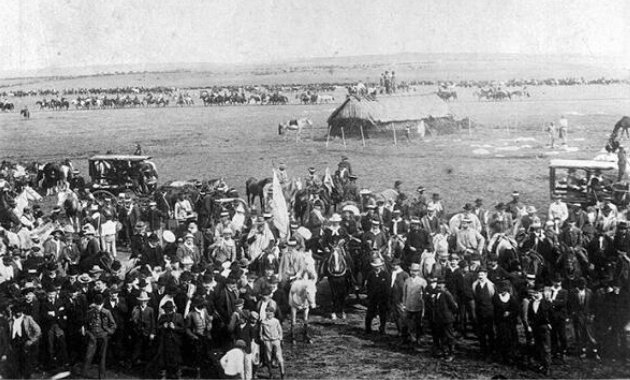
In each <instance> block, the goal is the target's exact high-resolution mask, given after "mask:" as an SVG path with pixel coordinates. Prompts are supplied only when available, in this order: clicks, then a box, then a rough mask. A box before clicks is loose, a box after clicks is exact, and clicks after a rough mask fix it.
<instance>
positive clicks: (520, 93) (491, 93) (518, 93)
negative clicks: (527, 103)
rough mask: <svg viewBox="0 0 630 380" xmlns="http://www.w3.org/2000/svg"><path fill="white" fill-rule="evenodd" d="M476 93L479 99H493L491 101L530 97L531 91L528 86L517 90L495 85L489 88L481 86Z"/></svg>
mask: <svg viewBox="0 0 630 380" xmlns="http://www.w3.org/2000/svg"><path fill="white" fill-rule="evenodd" d="M474 95H475V96H476V97H477V99H478V100H479V101H482V100H491V101H502V100H513V99H516V98H523V97H527V98H529V97H530V94H529V91H527V87H523V88H520V89H516V90H512V91H510V90H507V89H500V88H494V87H488V88H479V89H478V90H476V91H475V92H474Z"/></svg>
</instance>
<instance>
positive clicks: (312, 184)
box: [304, 166, 322, 193]
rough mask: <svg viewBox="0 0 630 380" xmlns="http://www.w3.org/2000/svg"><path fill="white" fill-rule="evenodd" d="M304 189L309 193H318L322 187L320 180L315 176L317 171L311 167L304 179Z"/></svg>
mask: <svg viewBox="0 0 630 380" xmlns="http://www.w3.org/2000/svg"><path fill="white" fill-rule="evenodd" d="M304 184H305V188H306V189H307V190H309V192H313V193H319V190H320V189H321V187H322V180H321V179H320V178H319V176H318V175H317V169H315V168H314V167H313V166H311V167H310V168H308V176H307V177H306V178H305V179H304Z"/></svg>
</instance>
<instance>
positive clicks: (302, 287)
mask: <svg viewBox="0 0 630 380" xmlns="http://www.w3.org/2000/svg"><path fill="white" fill-rule="evenodd" d="M316 281H317V280H312V279H298V280H295V281H293V283H292V284H291V291H290V292H289V305H290V306H291V344H295V335H294V333H293V328H294V326H295V324H296V322H297V313H298V311H304V341H305V342H306V343H311V338H310V337H309V336H308V312H309V310H310V309H314V308H316V307H317V304H316V303H315V296H316V294H317V286H316Z"/></svg>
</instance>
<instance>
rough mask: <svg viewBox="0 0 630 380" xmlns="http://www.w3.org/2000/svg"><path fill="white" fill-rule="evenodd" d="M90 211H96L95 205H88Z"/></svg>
mask: <svg viewBox="0 0 630 380" xmlns="http://www.w3.org/2000/svg"><path fill="white" fill-rule="evenodd" d="M90 211H98V205H97V204H96V203H92V204H91V205H90Z"/></svg>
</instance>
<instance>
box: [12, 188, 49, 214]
mask: <svg viewBox="0 0 630 380" xmlns="http://www.w3.org/2000/svg"><path fill="white" fill-rule="evenodd" d="M14 199H15V208H14V209H13V213H15V215H17V217H18V218H21V217H22V215H23V214H24V209H25V208H27V207H28V201H33V202H39V201H41V200H42V199H43V198H42V196H41V195H39V193H38V192H37V191H35V190H34V189H33V188H32V187H30V186H24V187H23V188H22V192H21V193H20V194H18V195H16V196H15V198H14Z"/></svg>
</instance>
